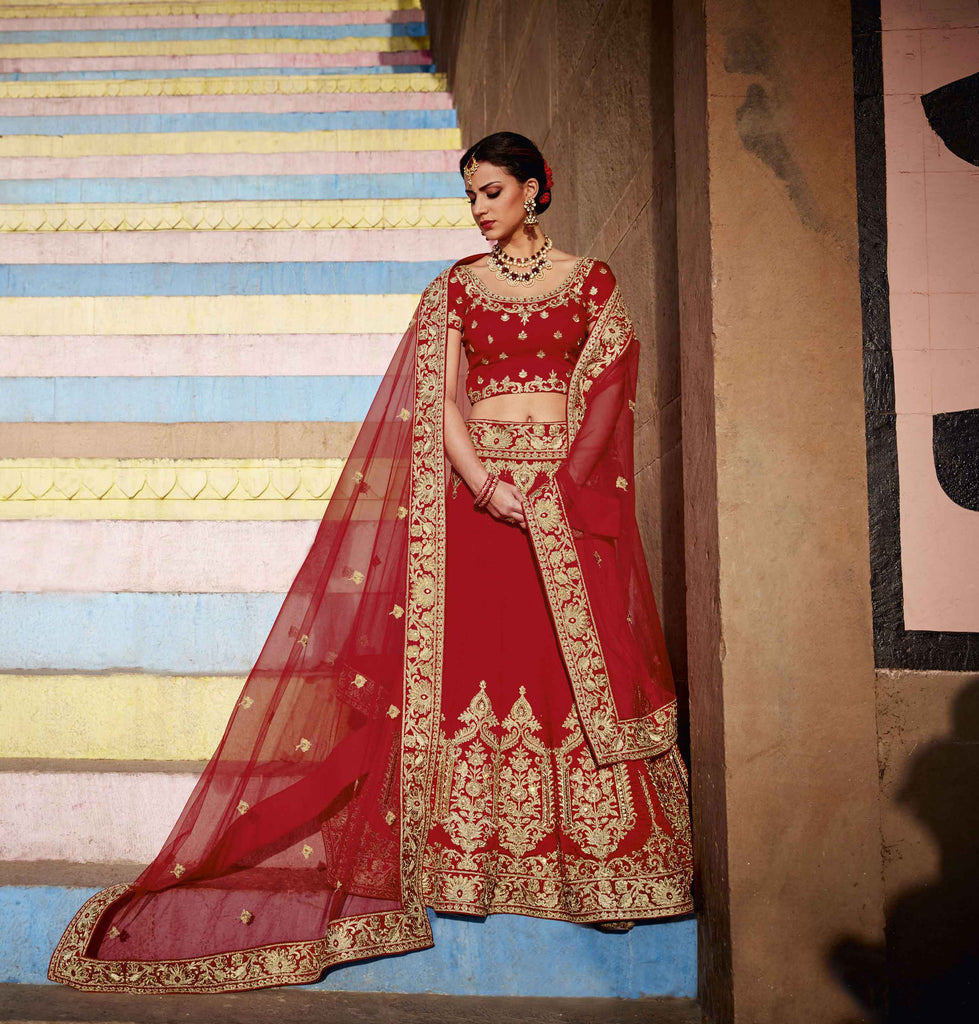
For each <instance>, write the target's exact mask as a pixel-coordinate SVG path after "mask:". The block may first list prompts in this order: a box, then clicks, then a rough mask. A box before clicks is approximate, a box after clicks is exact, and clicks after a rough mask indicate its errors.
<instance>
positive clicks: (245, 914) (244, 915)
mask: <svg viewBox="0 0 979 1024" xmlns="http://www.w3.org/2000/svg"><path fill="white" fill-rule="evenodd" d="M238 920H239V921H241V923H242V924H251V923H252V921H254V920H255V915H254V914H253V913H252V912H251V911H250V910H243V911H242V912H241V914H240V915H239V916H238Z"/></svg>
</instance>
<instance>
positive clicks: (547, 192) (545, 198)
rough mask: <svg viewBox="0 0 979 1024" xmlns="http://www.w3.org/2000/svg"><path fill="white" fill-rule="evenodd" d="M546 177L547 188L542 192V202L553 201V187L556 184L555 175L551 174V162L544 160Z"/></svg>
mask: <svg viewBox="0 0 979 1024" xmlns="http://www.w3.org/2000/svg"><path fill="white" fill-rule="evenodd" d="M544 177H545V178H546V179H547V188H545V189H544V191H543V192H542V193H541V194H540V200H539V201H540V202H542V203H549V202H550V201H551V188H552V187H553V185H554V177H553V176H552V174H551V167H550V164H548V162H547V161H546V160H545V161H544Z"/></svg>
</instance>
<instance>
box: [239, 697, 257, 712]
mask: <svg viewBox="0 0 979 1024" xmlns="http://www.w3.org/2000/svg"><path fill="white" fill-rule="evenodd" d="M254 703H255V700H254V698H252V697H247V696H246V697H242V698H241V700H240V701H238V707H240V708H241V710H242V711H247V710H248V709H249V708H250V707H251V706H252V705H253V704H254Z"/></svg>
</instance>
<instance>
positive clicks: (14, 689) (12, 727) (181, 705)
mask: <svg viewBox="0 0 979 1024" xmlns="http://www.w3.org/2000/svg"><path fill="white" fill-rule="evenodd" d="M244 682H245V680H244V677H239V676H160V675H143V674H139V673H133V674H116V675H112V674H109V675H95V674H92V675H0V707H2V708H3V714H2V715H0V752H2V756H3V757H6V758H35V757H37V758H51V759H61V758H86V759H111V760H116V761H144V760H146V761H200V760H204V759H206V758H208V757H210V756H211V754H212V753H213V752H214V748H215V747H216V746H217V743H218V741H219V740H220V739H221V735H222V733H223V731H224V727H225V725H226V724H227V720H228V716H229V715H230V714H231V711H232V709H233V708H234V706H235V702H236V701H237V700H238V697H239V694H240V692H241V688H242V686H243V685H244Z"/></svg>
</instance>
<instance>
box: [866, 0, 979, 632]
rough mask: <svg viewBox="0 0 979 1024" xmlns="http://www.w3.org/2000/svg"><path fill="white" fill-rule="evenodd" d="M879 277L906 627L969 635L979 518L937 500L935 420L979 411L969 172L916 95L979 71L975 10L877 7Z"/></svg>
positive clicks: (977, 287) (977, 277)
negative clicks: (882, 230) (887, 317)
mask: <svg viewBox="0 0 979 1024" xmlns="http://www.w3.org/2000/svg"><path fill="white" fill-rule="evenodd" d="M881 16H882V26H883V29H884V32H883V36H882V48H883V58H884V91H885V98H884V117H885V131H886V138H887V142H886V146H887V230H888V256H887V263H888V278H889V284H890V303H891V345H892V352H893V359H894V378H895V397H896V400H897V406H896V408H897V414H898V416H897V447H898V466H899V478H900V516H901V569H902V578H903V587H904V621H905V626H906V628H908V629H922V630H939V631H940V630H948V631H965V632H974V631H979V584H977V582H976V581H977V580H979V512H975V511H972V510H970V509H966V508H962V507H961V506H959V505H957V504H956V503H955V502H953V501H952V500H951V499H950V498H949V497H948V495H946V494H945V492H944V491H943V490H942V488H941V486H940V484H939V482H938V478H937V475H936V471H935V459H934V452H933V447H932V424H933V419H932V417H933V415H934V414H937V413H942V412H954V411H958V410H965V409H972V408H976V407H977V406H979V358H977V355H979V247H977V245H976V239H977V238H979V171H977V170H976V168H975V167H974V166H972V165H971V164H969V163H967V162H966V161H965V160H962V159H961V158H959V157H958V156H956V155H955V154H954V153H952V152H951V151H950V150H949V149H948V147H947V146H946V145H945V144H944V142H943V141H942V140H941V138H940V137H939V136H938V135H937V134H936V132H935V131H933V130H932V128H931V126H930V124H929V123H928V120H927V118H926V116H925V113H924V110H923V108H922V104H921V95H922V93H925V92H928V91H930V90H933V89H936V88H939V87H940V86H943V85H946V84H948V83H950V82H953V81H955V80H957V79H959V78H962V77H965V76H966V75H970V74H974V73H975V70H976V68H977V67H979V33H977V31H976V29H977V28H979V11H977V9H976V6H975V4H974V3H971V2H969V3H960V2H959V0H943V2H941V3H938V2H933V0H923V2H922V0H914V2H912V0H883V3H882V5H881Z"/></svg>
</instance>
